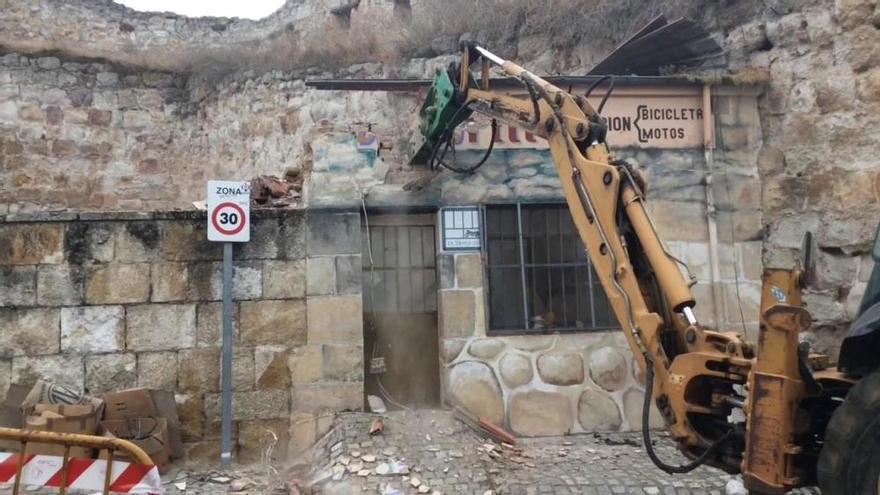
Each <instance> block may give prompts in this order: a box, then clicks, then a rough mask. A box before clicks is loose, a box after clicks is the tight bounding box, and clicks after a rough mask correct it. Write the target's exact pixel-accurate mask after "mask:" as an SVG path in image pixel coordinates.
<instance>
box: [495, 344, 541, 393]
mask: <svg viewBox="0 0 880 495" xmlns="http://www.w3.org/2000/svg"><path fill="white" fill-rule="evenodd" d="M498 372H499V374H500V375H501V379H502V380H504V384H505V385H507V386H508V387H510V388H515V387H519V386H520V385H525V384H526V383H529V382H530V381H532V376H534V372H533V371H532V362H531V360H529V358H528V357H526V356H524V355H522V354H518V353H513V352H511V353H508V354H505V355H504V357H502V358H501V361H500V362H499V363H498Z"/></svg>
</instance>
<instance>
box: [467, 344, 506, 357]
mask: <svg viewBox="0 0 880 495" xmlns="http://www.w3.org/2000/svg"><path fill="white" fill-rule="evenodd" d="M502 350H504V341H503V340H500V339H477V340H474V341H473V342H471V345H470V347H468V354H470V355H471V356H474V357H476V358H480V359H486V360H491V359H494V358H495V356H497V355H498V354H499V353H500V352H501V351H502Z"/></svg>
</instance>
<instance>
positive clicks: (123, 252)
mask: <svg viewBox="0 0 880 495" xmlns="http://www.w3.org/2000/svg"><path fill="white" fill-rule="evenodd" d="M161 240H162V233H161V231H160V230H159V224H158V223H157V222H155V221H153V220H150V221H129V222H125V224H124V225H123V226H122V228H119V229H117V231H116V260H117V261H127V262H132V261H154V260H157V259H159V258H160V256H161V252H160V244H161Z"/></svg>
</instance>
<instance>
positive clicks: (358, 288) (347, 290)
mask: <svg viewBox="0 0 880 495" xmlns="http://www.w3.org/2000/svg"><path fill="white" fill-rule="evenodd" d="M362 288H363V270H362V269H361V257H360V256H358V255H355V256H337V257H336V293H337V294H360V293H361V292H362V291H363V289H362Z"/></svg>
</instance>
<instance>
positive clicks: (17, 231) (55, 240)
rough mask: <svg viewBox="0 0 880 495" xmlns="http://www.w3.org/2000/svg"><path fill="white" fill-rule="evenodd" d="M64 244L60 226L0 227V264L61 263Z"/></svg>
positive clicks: (25, 225) (52, 224)
mask: <svg viewBox="0 0 880 495" xmlns="http://www.w3.org/2000/svg"><path fill="white" fill-rule="evenodd" d="M63 244H64V227H63V225H62V224H58V223H39V224H18V225H0V265H36V264H38V263H47V264H54V263H61V261H62V260H63V259H64V253H63V251H62V249H63Z"/></svg>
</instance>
